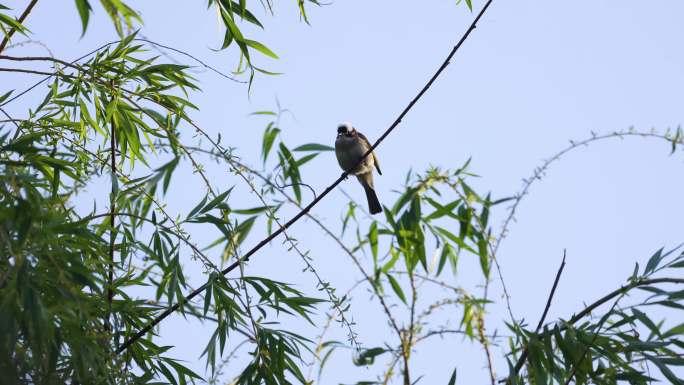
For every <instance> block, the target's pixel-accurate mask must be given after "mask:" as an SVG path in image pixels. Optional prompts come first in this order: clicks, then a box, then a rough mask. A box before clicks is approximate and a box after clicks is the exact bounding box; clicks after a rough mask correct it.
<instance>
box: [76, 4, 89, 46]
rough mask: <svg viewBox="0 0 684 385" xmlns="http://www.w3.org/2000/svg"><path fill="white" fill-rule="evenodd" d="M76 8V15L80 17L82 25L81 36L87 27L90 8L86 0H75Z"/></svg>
mask: <svg viewBox="0 0 684 385" xmlns="http://www.w3.org/2000/svg"><path fill="white" fill-rule="evenodd" d="M76 8H77V9H78V15H79V16H80V17H81V26H82V27H83V32H81V37H83V35H85V33H86V29H87V28H88V20H89V19H90V12H91V11H92V8H91V7H90V4H89V3H88V0H76Z"/></svg>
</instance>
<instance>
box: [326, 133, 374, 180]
mask: <svg viewBox="0 0 684 385" xmlns="http://www.w3.org/2000/svg"><path fill="white" fill-rule="evenodd" d="M367 150H368V148H366V146H364V145H363V144H362V143H361V141H360V140H358V138H354V137H352V138H350V137H347V136H340V137H338V138H337V140H335V155H336V156H337V162H338V163H339V164H340V167H342V169H343V170H350V169H351V168H352V167H354V165H356V163H357V162H358V161H359V159H361V157H363V155H364V154H365V153H366V151H367ZM372 167H373V157H372V156H368V157H366V159H365V160H364V162H363V163H362V164H361V165H360V166H359V167H357V168H356V169H355V170H353V173H354V174H364V173H367V172H368V171H369V170H370V169H371V168H372Z"/></svg>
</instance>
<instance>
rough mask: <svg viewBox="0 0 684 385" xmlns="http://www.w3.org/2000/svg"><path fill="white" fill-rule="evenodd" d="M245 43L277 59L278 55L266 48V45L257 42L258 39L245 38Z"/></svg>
mask: <svg viewBox="0 0 684 385" xmlns="http://www.w3.org/2000/svg"><path fill="white" fill-rule="evenodd" d="M245 44H247V46H249V47H252V48H254V49H255V50H257V51H259V52H261V53H263V54H264V55H266V56H269V57H272V58H274V59H278V55H276V54H275V53H274V52H273V51H271V50H270V49H268V47H266V46H265V45H263V44H261V43H259V42H258V41H255V40H249V39H245Z"/></svg>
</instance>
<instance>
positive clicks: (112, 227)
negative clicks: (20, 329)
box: [106, 117, 116, 331]
mask: <svg viewBox="0 0 684 385" xmlns="http://www.w3.org/2000/svg"><path fill="white" fill-rule="evenodd" d="M110 125H111V132H110V139H109V151H110V152H111V155H110V158H111V159H110V161H111V164H110V168H111V172H112V186H111V192H110V194H111V196H110V197H109V202H110V203H109V206H110V207H109V210H110V211H109V222H110V223H109V266H108V270H109V271H108V272H107V323H106V327H107V329H108V331H111V330H112V328H111V323H110V318H111V315H112V301H113V300H114V290H112V284H113V282H114V246H115V242H116V185H115V183H116V182H115V181H116V179H115V178H116V130H115V128H114V126H115V125H114V118H113V117H112V119H111V122H110Z"/></svg>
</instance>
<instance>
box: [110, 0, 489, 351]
mask: <svg viewBox="0 0 684 385" xmlns="http://www.w3.org/2000/svg"><path fill="white" fill-rule="evenodd" d="M492 1H493V0H489V1H487V3H485V5H484V7H483V8H482V10H481V11H480V13H479V14H478V15H477V17H476V18H475V20H474V21H473V22H472V24H471V25H470V27H469V28H468V30H467V31H466V32H465V34H464V35H463V36H462V37H461V39H460V40H459V42H458V43H457V44H456V45H455V46H454V48H453V49H452V50H451V52H450V53H449V55H447V58H446V59H445V60H444V62H443V63H442V65H441V66H440V67H439V68H438V70H437V72H435V74H434V75H433V76H432V77H431V78H430V80H429V81H428V82H427V84H426V85H425V86H424V87H423V88H422V89H421V90H420V92H418V95H416V96H415V97H414V98H413V100H411V102H409V104H408V105H407V106H406V108H404V110H403V111H402V112H401V113H400V114H399V117H397V119H396V120H395V121H394V123H392V125H391V126H390V127H389V128H388V129H387V130H386V131H385V132H384V133H383V134H382V135H381V136H380V138H378V140H377V141H376V142H375V143H374V144H373V145H372V146H371V147H370V148H369V149H368V151H366V153H365V154H364V155H363V157H362V158H361V159H360V160H359V161H358V162H357V164H360V163H362V162H363V161H364V159H365V158H366V157H367V156H368V155H369V154H371V153H372V152H373V150H375V149H376V148H377V147H378V145H380V143H382V142H383V141H384V140H385V138H387V136H389V134H390V133H391V132H392V131H393V130H394V129H395V128H396V127H397V126H398V125H399V123H401V120H402V119H403V118H404V116H406V114H408V112H409V111H410V110H411V109H412V108H413V106H414V105H415V104H416V103H417V102H418V100H420V98H421V97H422V96H423V95H424V94H425V93H426V92H427V90H428V89H430V87H431V86H432V84H433V83H434V82H435V80H437V78H438V77H439V75H440V74H441V73H442V72H443V71H444V69H445V68H446V67H447V66H448V65H449V63H450V61H451V59H452V58H453V56H454V55H455V54H456V52H457V51H458V49H459V48H460V47H461V45H462V44H463V42H465V40H466V39H467V38H468V36H469V35H470V33H471V32H472V31H473V30H474V29H475V27H476V24H477V22H478V21H479V20H480V18H482V15H484V13H485V11H486V10H487V8H488V7H489V5H490V4H491V3H492ZM355 167H356V165H354V167H352V168H351V169H354V168H355ZM347 176H348V172H346V171H345V172H343V173H342V175H340V176H339V177H338V178H337V180H335V182H333V183H332V184H331V185H330V186H328V187H327V188H326V189H325V190H324V191H323V192H322V193H321V194H320V195H319V196H318V197H316V198H315V199H314V200H313V201H312V202H311V203H309V204H308V205H307V206H306V207H304V208H303V209H302V210H301V211H300V212H299V213H298V214H297V215H295V216H294V217H292V219H290V220H289V221H287V222H286V223H285V224H283V226H281V227H280V228H279V229H278V230H276V231H274V232H273V233H272V234H271V235H269V236H268V237H266V238H264V239H263V240H261V241H260V242H259V243H257V245H256V246H254V247H253V248H252V249H251V250H249V251H248V252H247V253H246V254H244V255H243V256H242V258H239V259H238V260H237V261H235V262H233V263H232V264H231V265H230V266H228V267H226V268H225V269H223V270H222V271H221V274H223V275H226V274H228V273H229V272H231V271H233V270H234V269H236V268H237V267H238V266H240V264H242V263H244V262H247V261H249V259H250V258H251V256H252V255H254V254H255V253H256V252H257V251H259V250H260V249H261V248H262V247H264V246H265V245H267V244H268V243H269V242H271V241H272V240H273V239H274V238H276V237H277V236H278V235H280V234H281V233H283V232H284V231H285V230H286V229H288V228H289V227H290V226H292V225H293V224H294V223H295V222H297V221H298V220H299V219H300V218H302V217H303V216H304V215H306V214H307V213H308V212H309V211H310V210H311V209H312V208H313V207H314V206H316V205H317V204H318V202H320V201H321V200H322V199H323V198H324V197H325V196H327V195H328V194H329V193H330V192H331V191H332V190H333V189H334V188H335V187H337V185H338V184H340V183H341V182H342V181H343V180H344V179H345V178H346V177H347ZM206 286H207V284H206V283H205V284H203V285H202V286H201V287H199V288H198V289H196V290H194V291H193V292H191V293H190V294H188V295H187V296H186V297H185V298H184V299H183V301H182V302H185V301H188V300H191V299H192V298H194V297H195V296H197V294H199V293H200V292H201V291H203V290H205V289H206ZM179 307H180V305H179V304H178V303H176V304H175V305H174V306H171V307H169V308H168V309H166V310H165V311H164V312H163V313H162V314H160V315H159V316H157V317H156V318H155V319H154V320H152V322H150V323H148V324H147V325H146V326H144V327H143V328H142V329H140V330H139V331H138V332H137V333H135V334H134V335H133V336H132V337H130V338H129V339H128V340H127V341H125V342H124V343H123V344H122V345H121V347H120V348H119V349H118V350H117V353H121V352H123V351H124V350H126V349H127V348H128V347H129V346H130V345H131V344H133V343H134V342H135V341H137V340H138V339H140V338H141V337H142V336H144V335H145V334H147V332H148V331H150V330H151V329H152V328H153V327H155V326H156V325H157V324H158V323H160V322H161V321H162V320H164V319H165V318H166V317H168V316H169V315H170V314H171V313H173V312H174V311H176V310H178V308H179Z"/></svg>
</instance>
